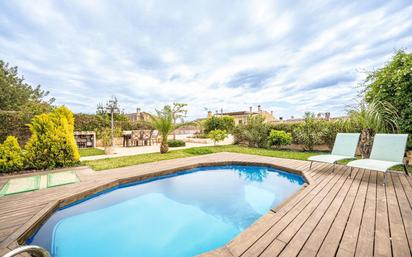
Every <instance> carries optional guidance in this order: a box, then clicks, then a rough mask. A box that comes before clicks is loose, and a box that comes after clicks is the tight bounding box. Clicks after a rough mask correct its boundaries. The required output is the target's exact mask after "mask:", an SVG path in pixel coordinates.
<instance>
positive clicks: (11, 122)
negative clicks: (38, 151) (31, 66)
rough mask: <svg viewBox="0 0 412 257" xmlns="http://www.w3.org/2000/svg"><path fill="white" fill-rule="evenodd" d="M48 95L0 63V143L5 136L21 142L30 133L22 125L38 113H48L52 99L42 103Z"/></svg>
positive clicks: (14, 70)
mask: <svg viewBox="0 0 412 257" xmlns="http://www.w3.org/2000/svg"><path fill="white" fill-rule="evenodd" d="M48 95H49V92H47V91H43V90H42V89H41V88H40V85H38V86H37V87H32V86H31V85H29V84H27V83H25V81H24V77H23V76H19V74H18V69H17V67H10V66H9V64H7V63H5V62H3V61H2V60H0V141H3V140H5V139H6V137H7V136H9V135H14V136H17V137H18V139H19V140H20V141H21V142H25V141H26V140H27V139H28V138H29V136H30V131H29V130H28V128H27V126H26V124H27V123H29V122H30V120H31V119H32V118H33V117H34V116H35V115H38V114H41V113H45V112H49V111H51V110H52V108H53V107H52V106H51V104H52V103H53V102H54V98H50V99H49V100H45V98H46V97H48Z"/></svg>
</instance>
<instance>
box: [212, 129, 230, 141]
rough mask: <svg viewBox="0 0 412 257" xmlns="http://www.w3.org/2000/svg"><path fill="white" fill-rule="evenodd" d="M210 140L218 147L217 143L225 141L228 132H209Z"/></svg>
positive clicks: (216, 130) (218, 130)
mask: <svg viewBox="0 0 412 257" xmlns="http://www.w3.org/2000/svg"><path fill="white" fill-rule="evenodd" d="M208 136H209V138H210V139H212V140H213V143H214V144H215V145H216V143H217V142H219V141H223V140H224V139H225V138H226V137H227V132H226V130H220V129H215V130H212V131H210V132H209V134H208Z"/></svg>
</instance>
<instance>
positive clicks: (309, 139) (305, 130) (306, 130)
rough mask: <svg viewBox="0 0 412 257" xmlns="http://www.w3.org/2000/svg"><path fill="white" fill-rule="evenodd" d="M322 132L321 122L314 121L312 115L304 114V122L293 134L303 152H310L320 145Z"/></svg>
mask: <svg viewBox="0 0 412 257" xmlns="http://www.w3.org/2000/svg"><path fill="white" fill-rule="evenodd" d="M322 130H323V128H322V122H321V121H319V120H316V119H315V115H314V114H313V113H306V114H305V121H304V122H303V123H301V124H299V126H298V127H296V128H295V130H294V134H295V136H296V141H297V142H298V143H299V144H302V145H303V147H304V148H305V150H309V151H312V150H313V147H314V146H315V145H318V144H321V143H322V133H323V131H322Z"/></svg>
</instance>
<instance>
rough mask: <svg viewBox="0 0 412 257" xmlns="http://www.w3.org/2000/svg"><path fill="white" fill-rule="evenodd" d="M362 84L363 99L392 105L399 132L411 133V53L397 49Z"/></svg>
mask: <svg viewBox="0 0 412 257" xmlns="http://www.w3.org/2000/svg"><path fill="white" fill-rule="evenodd" d="M364 86H365V100H366V101H367V102H368V103H370V104H371V103H373V102H376V101H379V102H387V103H389V104H390V105H392V106H393V107H394V109H395V111H396V113H397V116H398V117H396V118H397V119H398V124H399V128H400V132H401V133H408V134H412V104H411V99H412V53H407V52H405V51H404V50H399V51H397V52H396V53H395V55H394V56H393V57H392V59H391V60H390V61H389V62H388V63H386V64H385V66H384V67H382V68H380V69H377V70H374V71H372V72H370V73H369V74H368V76H367V78H366V80H365V81H364ZM393 118H395V117H393ZM410 146H411V145H410Z"/></svg>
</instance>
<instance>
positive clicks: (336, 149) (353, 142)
mask: <svg viewBox="0 0 412 257" xmlns="http://www.w3.org/2000/svg"><path fill="white" fill-rule="evenodd" d="M359 135H360V134H359V133H338V134H337V135H336V139H335V143H334V145H333V149H332V153H331V154H325V155H316V156H312V157H309V158H308V160H309V161H311V163H310V169H311V168H312V164H313V162H325V163H332V164H333V170H335V163H336V162H337V161H340V160H346V159H354V158H355V153H356V147H357V146H358V141H359Z"/></svg>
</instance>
